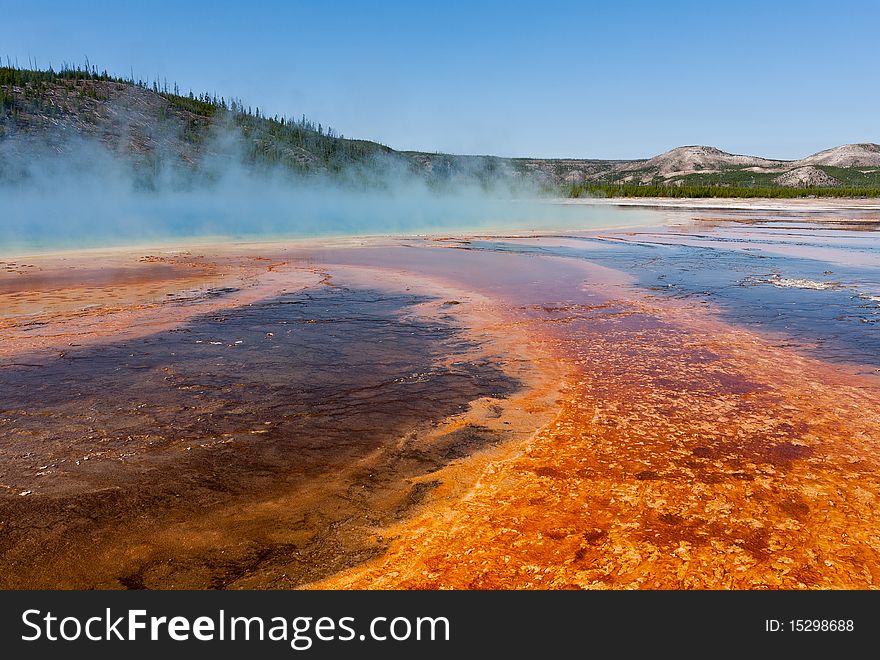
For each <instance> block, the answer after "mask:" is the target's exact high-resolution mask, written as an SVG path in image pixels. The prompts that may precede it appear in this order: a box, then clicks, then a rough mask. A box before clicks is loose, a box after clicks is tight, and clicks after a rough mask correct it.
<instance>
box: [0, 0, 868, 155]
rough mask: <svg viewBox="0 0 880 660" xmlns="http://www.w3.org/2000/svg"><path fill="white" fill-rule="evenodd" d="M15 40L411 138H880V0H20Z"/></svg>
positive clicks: (390, 138)
mask: <svg viewBox="0 0 880 660" xmlns="http://www.w3.org/2000/svg"><path fill="white" fill-rule="evenodd" d="M0 17H2V21H0V54H2V55H3V56H4V57H5V56H6V55H8V56H9V57H11V58H13V59H16V58H17V59H18V62H19V64H22V63H27V61H28V58H36V61H37V64H38V65H40V66H42V67H45V66H47V65H48V64H49V63H50V62H51V63H52V64H53V65H55V66H56V67H57V66H58V65H59V64H60V63H61V62H62V61H64V60H67V61H75V62H80V61H82V60H83V59H84V57H85V56H88V57H89V59H90V60H91V61H92V62H93V63H95V64H97V65H98V66H99V67H100V68H107V69H108V70H110V71H111V72H113V73H116V74H124V75H127V74H128V73H129V71H131V70H133V71H134V74H135V76H136V77H144V78H147V77H149V78H151V79H152V78H153V77H156V76H158V77H159V78H163V77H167V78H168V79H169V81H171V80H176V81H177V82H178V83H179V84H180V86H181V88H182V89H184V90H189V89H190V88H192V89H193V90H195V91H216V92H217V94H218V95H225V96H238V97H241V98H243V99H244V101H245V102H247V103H251V104H253V105H259V106H260V107H261V108H264V109H265V110H266V111H267V112H268V113H269V114H274V113H278V114H288V115H294V116H299V115H301V114H303V113H305V114H306V115H308V116H309V117H311V118H313V119H315V120H316V121H320V122H322V123H323V124H325V125H330V126H333V127H334V128H336V129H337V130H339V131H341V132H343V133H344V134H345V135H346V136H352V137H363V138H367V139H373V140H379V141H381V142H383V143H385V144H388V145H390V146H393V147H395V148H400V149H420V150H427V151H447V152H455V153H480V154H485V153H491V154H497V155H503V156H541V157H566V156H568V157H581V158H588V157H592V158H638V157H645V156H650V155H653V154H656V153H660V152H662V151H665V150H666V149H669V148H671V147H674V146H679V145H683V144H710V145H713V146H718V147H720V148H722V149H725V150H727V151H733V152H736V153H753V154H757V155H763V156H769V157H775V158H796V157H801V156H804V155H807V154H809V153H812V152H814V151H818V150H820V149H824V148H828V147H831V146H836V145H838V144H842V143H846V142H880V112H878V106H880V103H878V102H880V85H878V78H880V76H878V74H880V46H878V42H877V34H878V33H880V30H878V28H880V2H876V1H862V2H850V1H847V0H838V1H836V2H828V1H827V0H825V1H823V2H813V1H812V0H801V1H800V2H787V1H779V2H752V1H750V0H741V1H739V2H725V3H721V2H709V1H704V2H674V1H669V2H638V1H633V2H606V3H592V2H564V1H556V0H545V1H543V2H516V1H515V0H509V1H508V2H476V1H475V2H455V1H452V0H450V1H447V2H442V3H441V2H437V3H422V2H415V1H411V2H391V1H389V2H378V1H376V2H332V1H327V2H262V3H243V2H224V1H222V0H215V1H213V2H183V1H180V0H178V1H177V2H142V3H125V4H123V3H118V2H114V3H110V2H100V1H96V2H87V3H86V2H82V3H76V2H71V1H69V0H68V1H66V2H41V1H39V0H29V1H28V2H22V1H21V0H15V1H14V2H10V1H9V0H0Z"/></svg>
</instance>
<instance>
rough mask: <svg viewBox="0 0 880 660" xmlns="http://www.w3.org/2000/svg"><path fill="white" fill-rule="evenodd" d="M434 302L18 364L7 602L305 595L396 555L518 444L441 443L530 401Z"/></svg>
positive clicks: (10, 440)
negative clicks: (23, 595)
mask: <svg viewBox="0 0 880 660" xmlns="http://www.w3.org/2000/svg"><path fill="white" fill-rule="evenodd" d="M420 303H425V299H424V298H419V297H417V296H414V295H410V294H406V293H401V294H394V293H389V292H387V291H386V292H383V291H374V290H365V289H348V288H344V287H337V286H322V287H318V288H313V289H307V290H305V291H303V292H299V293H294V294H287V295H283V296H280V297H276V298H273V299H270V300H265V301H262V302H258V303H255V304H251V305H246V306H242V307H238V308H233V309H225V310H221V311H219V312H216V313H209V314H206V315H203V316H199V317H196V318H195V319H193V320H191V321H190V322H188V323H186V324H185V325H182V326H180V327H178V328H175V329H172V330H170V331H166V332H161V333H158V334H153V335H148V336H146V337H141V338H137V339H132V340H128V341H121V342H113V341H108V342H106V343H103V344H100V345H97V346H90V347H83V348H77V347H70V348H69V349H68V350H64V351H62V352H60V353H58V352H53V353H47V352H43V353H35V354H31V355H17V356H15V359H14V361H13V360H8V361H6V362H5V363H4V364H2V365H0V434H2V436H3V443H2V445H0V491H2V492H0V554H2V558H3V560H2V563H0V586H2V587H7V588H8V587H110V588H119V587H133V588H142V587H191V588H208V587H210V588H224V587H231V586H241V585H247V584H259V586H279V587H290V586H295V585H297V584H299V583H301V582H303V581H308V580H314V579H318V578H320V577H323V576H325V575H328V574H330V573H332V572H335V571H338V570H340V569H341V568H344V567H345V566H348V565H351V564H352V563H357V562H358V561H362V560H363V559H364V558H366V557H370V556H373V555H374V554H375V553H377V552H381V551H382V549H383V548H384V542H383V540H382V539H381V538H376V537H375V536H371V533H372V530H374V529H375V528H376V527H377V526H381V525H382V524H383V523H385V522H387V521H388V520H396V519H398V518H399V517H400V516H402V515H405V513H406V512H407V511H408V510H409V509H410V508H411V507H413V506H415V505H417V504H418V503H419V502H420V501H421V500H422V499H423V498H424V497H425V495H426V494H427V493H428V492H429V491H430V489H431V488H432V486H431V484H430V481H428V482H427V485H426V483H419V484H409V485H407V484H408V483H409V479H411V478H412V477H419V476H424V475H425V474H430V473H431V472H433V471H435V470H437V469H439V468H440V467H442V466H443V465H444V464H446V463H448V462H450V461H452V460H457V459H460V458H462V457H464V456H467V455H469V454H471V453H473V452H475V451H478V450H480V449H481V448H484V447H486V446H489V445H492V444H495V443H497V442H499V441H500V440H501V439H502V438H501V437H499V436H498V434H497V433H494V432H489V431H487V430H486V429H482V428H480V427H478V426H465V427H463V428H460V429H458V430H456V431H455V432H453V433H450V434H448V435H447V436H444V437H443V438H440V439H439V440H437V441H434V442H432V443H431V445H430V446H429V447H426V446H422V445H421V444H420V438H421V437H422V435H423V432H424V431H425V429H426V428H430V427H432V426H433V425H435V424H436V423H437V422H438V421H439V420H441V419H443V418H445V417H447V416H449V415H454V414H456V413H460V412H462V411H463V410H464V409H465V408H466V407H467V405H468V403H469V402H470V401H472V400H473V399H476V398H479V397H482V396H494V397H503V396H505V395H507V394H509V393H510V392H512V391H513V390H514V389H515V388H516V387H517V384H516V383H515V382H513V381H512V380H511V379H510V378H509V377H507V376H505V375H504V373H503V372H502V371H501V370H500V369H499V368H497V367H495V366H494V365H492V364H486V363H481V362H479V361H474V358H473V355H471V354H470V350H471V349H472V348H473V345H471V344H468V343H467V342H466V341H464V339H463V338H462V336H461V333H460V332H459V330H458V329H457V328H456V327H455V326H454V325H453V324H452V323H451V322H449V321H444V320H442V319H441V320H439V321H436V320H433V321H428V320H425V319H417V318H415V317H414V316H412V315H411V314H409V313H408V310H411V309H412V308H413V306H414V305H417V304H420ZM441 303H442V301H438V302H437V304H438V306H439V305H440V304H441ZM457 355H458V356H460V360H458V361H457V360H456V359H455V356H457ZM440 358H443V360H442V361H441V360H440ZM248 580H251V581H252V582H248Z"/></svg>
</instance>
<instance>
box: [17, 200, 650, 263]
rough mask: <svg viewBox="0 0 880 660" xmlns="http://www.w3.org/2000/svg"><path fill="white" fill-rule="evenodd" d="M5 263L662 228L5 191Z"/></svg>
mask: <svg viewBox="0 0 880 660" xmlns="http://www.w3.org/2000/svg"><path fill="white" fill-rule="evenodd" d="M0 209H2V212H0V256H20V255H25V254H33V253H40V252H48V251H59V250H66V249H85V248H99V247H117V246H126V245H161V244H171V243H180V242H188V241H192V242H198V241H203V240H274V239H285V238H320V237H323V236H327V237H339V236H364V235H401V234H403V235H415V234H432V233H467V232H477V231H493V230H499V231H516V230H538V231H542V230H576V229H595V228H604V227H627V226H642V225H651V224H657V223H658V222H659V221H661V218H662V216H661V215H660V214H659V213H657V212H656V211H651V210H647V209H626V210H625V209H618V208H614V207H611V206H598V205H585V204H564V203H562V204H560V203H558V202H556V201H554V200H550V199H499V198H492V197H489V196H487V195H484V194H481V193H480V192H479V191H463V192H461V194H445V195H440V194H435V193H431V192H429V191H426V190H423V189H422V190H419V189H415V190H396V191H374V192H365V191H360V192H358V191H350V190H344V189H338V188H332V187H317V188H315V189H308V188H305V187H298V188H290V189H286V188H283V187H281V186H271V185H270V186H265V187H262V188H256V189H255V188H254V187H253V186H245V187H239V186H234V185H231V186H224V187H223V188H219V189H216V190H205V191H189V192H176V193H163V194H151V193H131V192H122V193H120V192H119V191H118V189H116V190H114V189H113V188H112V187H111V188H109V189H108V190H107V191H101V190H96V189H94V188H91V189H89V188H87V189H85V190H60V191H39V190H29V191H11V190H9V189H0Z"/></svg>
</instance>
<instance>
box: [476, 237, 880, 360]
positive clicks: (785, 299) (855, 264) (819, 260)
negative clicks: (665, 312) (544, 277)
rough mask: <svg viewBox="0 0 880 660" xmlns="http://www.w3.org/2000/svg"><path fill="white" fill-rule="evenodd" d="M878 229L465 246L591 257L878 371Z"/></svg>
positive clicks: (662, 291)
mask: <svg viewBox="0 0 880 660" xmlns="http://www.w3.org/2000/svg"><path fill="white" fill-rule="evenodd" d="M876 227H877V225H876V223H875V224H872V225H868V227H867V228H866V227H863V226H861V225H855V226H848V225H844V226H838V227H835V228H829V227H827V226H823V225H816V224H804V223H794V222H788V221H786V222H781V223H769V222H768V223H757V222H750V223H731V222H718V223H714V226H713V223H700V224H696V225H691V226H687V227H676V228H673V229H669V230H658V231H647V230H639V231H634V232H609V233H606V234H602V235H591V236H583V235H569V236H560V237H553V236H545V237H541V238H538V239H531V240H530V239H522V240H504V239H499V240H491V241H473V242H472V243H471V244H470V245H468V246H466V247H467V248H468V249H484V250H493V251H512V252H518V253H532V254H541V255H555V256H563V257H571V258H578V259H585V260H589V261H590V262H591V263H595V264H601V265H604V266H608V267H612V268H615V269H619V270H621V271H624V272H626V273H628V274H630V275H632V276H633V277H634V278H635V282H636V284H637V285H638V286H640V287H642V288H643V289H645V290H647V291H650V292H651V293H655V294H659V295H661V296H664V297H671V298H674V299H679V300H687V301H692V302H696V303H705V304H707V305H710V306H711V307H712V308H713V310H717V311H718V312H719V313H720V316H721V318H723V319H724V320H726V321H729V322H731V323H735V324H737V325H742V326H745V327H749V328H754V329H755V330H757V331H760V332H767V333H771V334H773V335H775V336H777V337H778V338H779V344H780V345H783V346H789V347H797V348H799V349H801V350H805V351H808V352H809V353H811V354H813V355H815V356H817V357H820V358H822V359H825V360H831V361H835V362H850V363H855V364H860V365H869V366H872V367H874V368H880V330H878V328H880V325H878V324H880V232H878V231H876V229H875V228H876ZM555 243H556V244H555ZM559 243H562V244H559Z"/></svg>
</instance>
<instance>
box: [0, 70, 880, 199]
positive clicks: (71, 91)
mask: <svg viewBox="0 0 880 660" xmlns="http://www.w3.org/2000/svg"><path fill="white" fill-rule="evenodd" d="M230 136H231V137H230ZM34 137H37V138H39V139H40V140H43V141H47V142H49V143H50V144H54V145H56V146H57V148H58V149H59V150H63V149H64V145H65V144H66V143H68V142H69V141H70V140H71V138H76V139H79V138H84V139H90V140H97V141H99V142H101V143H102V144H104V145H105V146H107V147H108V148H109V149H111V150H112V151H114V152H116V153H117V154H119V155H122V156H125V157H127V158H130V159H132V160H133V161H134V162H139V163H143V164H145V165H148V166H155V165H156V163H157V162H159V161H162V160H164V161H170V162H172V163H174V164H175V165H178V166H183V167H189V168H198V167H199V166H200V165H201V164H202V163H204V162H206V161H207V160H208V159H210V158H211V157H212V156H220V157H228V155H229V151H228V150H229V149H230V145H229V140H230V139H232V140H233V141H234V143H235V144H234V145H233V146H234V151H235V152H236V154H237V157H240V158H241V160H242V161H243V162H245V163H247V164H249V165H251V166H255V167H256V166H263V165H268V166H275V165H281V166H284V167H286V168H288V169H290V170H291V171H296V172H304V173H331V174H343V173H350V172H352V171H358V170H360V171H362V172H368V171H369V169H370V168H372V167H375V166H376V164H377V162H381V164H382V167H400V168H404V169H405V170H407V171H409V172H412V173H415V174H418V175H420V176H424V177H425V178H426V179H427V180H429V181H435V182H440V181H446V180H458V179H468V180H476V181H480V182H482V183H491V182H493V181H498V180H514V181H516V180H519V181H526V182H529V183H530V184H535V185H538V186H543V187H545V188H548V189H554V188H558V187H560V186H575V187H577V186H581V187H590V186H606V187H608V186H627V187H632V186H652V187H657V188H658V189H662V188H665V187H681V188H691V187H695V186H704V187H706V186H708V187H715V188H717V187H736V188H750V187H751V188H821V187H829V186H835V187H853V188H870V187H876V188H880V145H877V144H872V143H866V144H850V145H843V146H840V147H835V148H833V149H828V150H826V151H821V152H819V153H816V154H813V155H811V156H807V157H806V158H802V159H800V160H791V161H785V160H773V159H768V158H760V157H757V156H746V155H739V154H731V153H727V152H724V151H721V150H720V149H717V148H715V147H711V146H684V147H678V148H675V149H672V150H670V151H667V152H666V153H663V154H660V155H657V156H654V157H652V158H645V159H639V160H597V159H574V158H568V159H539V158H500V157H493V156H466V155H453V154H440V153H428V152H415V151H397V150H395V149H392V148H390V147H388V146H385V145H382V144H379V143H376V142H372V141H368V140H358V139H351V138H348V137H344V136H342V135H341V134H339V133H338V132H337V131H335V130H333V129H331V128H328V127H324V126H322V125H321V124H319V123H315V122H313V121H310V120H308V119H306V118H305V117H300V118H296V119H291V118H288V117H278V116H273V117H267V116H265V115H264V114H263V113H262V112H261V111H260V109H259V108H254V107H250V106H245V105H244V104H243V103H242V102H241V101H237V100H233V99H225V98H216V96H213V95H208V94H202V95H195V94H193V93H188V94H183V93H181V92H179V90H177V89H176V86H175V87H174V88H173V89H170V90H169V89H168V87H167V85H165V84H162V85H160V84H159V82H158V81H156V82H153V83H148V82H145V81H135V80H125V79H121V78H117V77H113V76H110V75H109V74H107V73H106V72H102V73H99V72H98V71H97V70H96V69H94V68H91V69H78V68H65V69H64V70H62V71H57V72H56V71H33V70H25V69H18V68H11V67H0V147H2V146H3V145H4V144H5V145H6V146H7V148H6V149H5V150H2V151H0V176H4V175H9V173H10V172H11V171H14V170H15V163H14V162H11V161H14V160H15V159H16V156H21V157H27V153H26V150H27V149H28V148H29V147H28V144H29V142H28V139H30V138H34ZM13 138H24V139H13ZM9 145H13V146H12V147H10V146H9ZM16 149H17V150H18V151H16ZM224 149H226V150H227V151H224ZM19 152H20V153H19Z"/></svg>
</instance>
